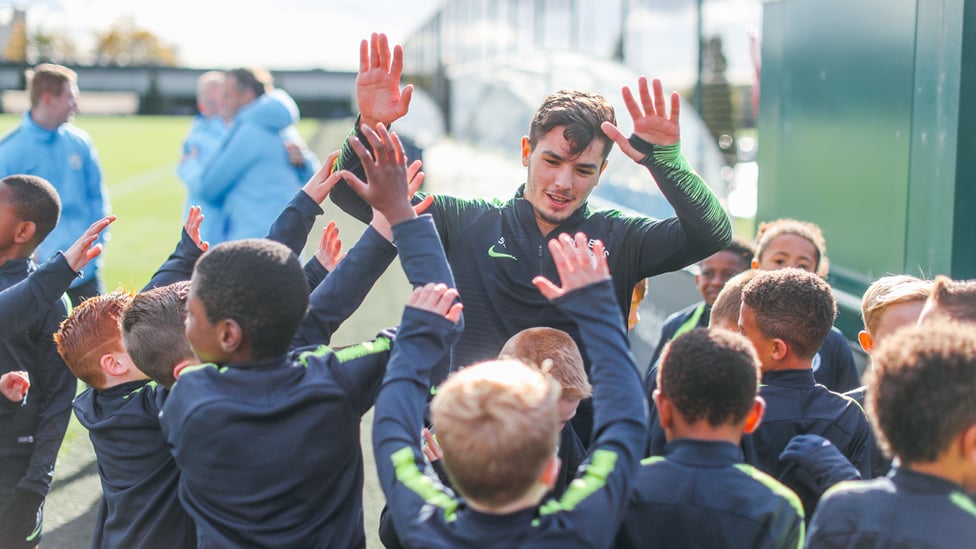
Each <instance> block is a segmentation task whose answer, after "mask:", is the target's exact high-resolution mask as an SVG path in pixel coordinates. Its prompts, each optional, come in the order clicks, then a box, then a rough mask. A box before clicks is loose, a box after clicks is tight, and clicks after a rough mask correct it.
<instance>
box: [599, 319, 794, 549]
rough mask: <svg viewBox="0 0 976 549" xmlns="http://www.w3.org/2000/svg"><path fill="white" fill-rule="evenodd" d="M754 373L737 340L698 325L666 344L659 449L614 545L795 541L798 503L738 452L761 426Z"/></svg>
mask: <svg viewBox="0 0 976 549" xmlns="http://www.w3.org/2000/svg"><path fill="white" fill-rule="evenodd" d="M759 376H760V367H759V359H758V358H757V357H756V353H755V351H754V350H753V349H752V346H751V345H750V343H749V341H748V340H747V339H745V338H744V337H742V336H740V335H738V334H735V333H732V332H728V331H726V330H705V329H701V328H698V329H695V330H692V331H691V332H688V333H686V334H684V335H681V336H679V337H677V338H676V339H674V340H673V341H671V342H670V344H669V345H668V346H667V347H666V348H665V351H664V354H663V356H662V358H661V364H660V368H659V370H658V378H659V381H658V387H659V389H657V390H656V391H655V393H654V400H655V401H656V402H657V409H658V412H659V414H660V418H661V425H662V427H663V428H664V430H665V432H666V433H667V438H668V445H667V447H666V449H665V452H664V456H662V457H653V458H648V459H646V460H644V461H643V462H642V467H641V469H640V472H639V473H638V476H637V481H636V486H635V487H634V490H633V491H632V492H631V496H630V503H629V506H628V511H627V514H626V515H625V517H624V521H623V525H622V526H621V528H620V531H619V532H618V534H617V539H616V547H619V548H621V549H623V548H628V547H645V546H647V545H654V546H656V547H657V546H659V547H767V546H768V547H797V546H799V545H800V544H802V542H803V528H804V526H803V508H802V507H801V505H800V501H799V499H797V497H796V495H795V494H793V493H792V492H791V491H790V490H788V489H787V488H786V487H785V486H783V485H782V484H780V483H779V482H777V481H776V480H775V479H773V478H772V477H770V476H768V475H766V474H765V473H762V472H760V471H758V470H756V469H754V468H752V467H751V466H749V465H746V464H745V463H744V462H743V455H742V451H741V450H740V448H739V444H740V441H741V438H742V435H743V433H749V432H752V431H753V430H754V429H755V428H756V427H757V426H758V425H759V422H760V421H761V419H762V415H763V407H764V404H763V400H762V398H760V397H759V396H758V390H759ZM702 524H708V527H707V528H702V526H701V525H702Z"/></svg>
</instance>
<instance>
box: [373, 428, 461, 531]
mask: <svg viewBox="0 0 976 549" xmlns="http://www.w3.org/2000/svg"><path fill="white" fill-rule="evenodd" d="M390 461H391V462H392V463H393V470H394V471H395V474H396V478H397V480H398V481H400V483H401V484H403V485H404V486H406V487H407V488H409V489H410V490H411V491H413V492H414V493H415V494H417V495H418V496H420V497H421V498H422V499H423V500H424V501H426V502H427V503H429V504H431V505H435V506H437V507H439V508H441V509H443V510H444V520H445V521H447V522H453V521H454V520H455V519H457V514H456V511H457V507H458V502H457V500H455V499H454V498H452V497H451V496H449V495H448V494H447V493H445V492H443V491H441V490H440V489H439V488H437V486H434V483H433V482H432V481H431V480H430V479H429V478H427V477H426V476H424V474H423V472H421V471H420V469H419V468H418V467H417V462H416V461H415V460H414V453H413V449H411V448H410V447H409V446H404V447H403V448H400V449H399V450H397V451H396V452H393V454H392V455H390Z"/></svg>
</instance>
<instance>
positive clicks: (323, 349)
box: [298, 345, 332, 368]
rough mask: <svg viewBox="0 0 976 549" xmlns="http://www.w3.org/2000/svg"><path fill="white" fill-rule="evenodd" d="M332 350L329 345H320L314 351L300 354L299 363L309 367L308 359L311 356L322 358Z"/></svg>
mask: <svg viewBox="0 0 976 549" xmlns="http://www.w3.org/2000/svg"><path fill="white" fill-rule="evenodd" d="M331 352H332V348H330V347H329V346H328V345H319V346H318V347H317V348H316V349H315V350H314V351H305V352H304V353H302V354H300V355H298V363H299V364H301V365H302V366H303V367H305V368H308V359H309V357H311V358H321V357H324V356H325V355H327V354H329V353H331Z"/></svg>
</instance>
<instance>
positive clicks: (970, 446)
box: [959, 424, 976, 489]
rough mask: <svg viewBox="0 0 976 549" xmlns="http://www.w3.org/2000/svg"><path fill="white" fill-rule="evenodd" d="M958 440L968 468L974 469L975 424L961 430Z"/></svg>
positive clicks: (975, 465)
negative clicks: (972, 467) (968, 465)
mask: <svg viewBox="0 0 976 549" xmlns="http://www.w3.org/2000/svg"><path fill="white" fill-rule="evenodd" d="M959 440H960V442H961V443H962V452H963V457H964V458H965V459H966V461H967V462H968V463H969V464H970V466H974V467H976V424H973V425H970V426H969V427H966V428H965V429H963V430H962V435H961V436H960V437H959ZM967 489H968V487H967Z"/></svg>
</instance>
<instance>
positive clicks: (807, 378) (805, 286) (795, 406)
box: [739, 269, 872, 513]
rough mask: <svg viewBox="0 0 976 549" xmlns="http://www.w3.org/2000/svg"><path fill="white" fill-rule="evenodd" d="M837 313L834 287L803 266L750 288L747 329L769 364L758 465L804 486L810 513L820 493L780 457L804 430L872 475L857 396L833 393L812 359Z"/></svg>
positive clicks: (745, 294) (743, 321)
mask: <svg viewBox="0 0 976 549" xmlns="http://www.w3.org/2000/svg"><path fill="white" fill-rule="evenodd" d="M836 314H837V305H836V303H835V301H834V296H833V293H832V292H831V290H830V286H828V285H827V283H826V282H824V280H823V279H822V278H820V277H819V276H817V275H815V274H813V273H810V272H807V271H802V270H800V269H781V270H778V271H764V272H760V273H758V274H756V276H755V278H753V279H752V281H751V282H749V283H748V284H747V285H746V286H745V288H743V290H742V307H741V310H740V313H739V328H740V331H741V333H742V334H743V335H744V336H746V337H747V338H748V339H749V341H751V342H752V344H753V346H754V347H755V349H756V354H757V355H758V357H759V360H760V363H761V364H762V372H763V377H762V387H761V388H760V391H759V394H760V395H761V396H762V397H763V398H764V399H765V400H766V415H765V417H764V418H763V422H762V424H761V425H760V426H759V428H758V429H756V431H755V432H754V433H753V434H752V437H751V442H752V443H753V444H754V446H755V451H756V461H757V462H756V465H757V466H758V467H759V468H760V469H761V470H763V471H765V472H766V473H769V474H771V475H773V476H774V477H776V478H777V479H778V480H780V481H782V482H783V483H784V484H786V485H787V486H789V487H790V488H792V489H793V490H794V491H797V492H798V494H799V495H800V497H801V499H802V500H803V502H804V507H805V508H806V509H807V511H808V513H810V512H811V511H812V509H813V506H814V505H815V504H816V500H817V498H818V497H819V495H820V494H819V493H816V494H813V493H811V494H806V493H804V492H803V489H802V486H800V485H799V484H798V483H797V482H796V481H795V480H794V479H791V478H789V477H788V476H787V474H788V472H789V470H790V468H791V467H790V465H789V464H787V463H785V462H782V461H780V454H781V453H782V452H783V450H784V449H785V448H786V446H787V444H788V443H789V442H790V440H791V439H792V438H793V437H795V436H797V435H804V434H813V435H819V436H822V437H824V438H826V439H827V440H829V441H830V442H831V443H833V444H834V446H836V447H837V449H838V450H840V452H841V453H842V454H843V455H844V456H845V457H846V458H847V459H848V460H850V461H851V463H853V464H854V466H855V467H856V468H857V469H858V471H859V472H860V473H861V476H862V477H864V478H867V477H869V476H870V474H871V460H870V457H871V444H872V436H871V428H870V425H869V424H868V420H867V417H866V416H865V415H864V411H863V410H862V409H861V407H860V406H858V404H857V403H856V402H854V400H852V399H850V398H848V397H845V396H842V395H839V394H837V393H834V392H831V391H829V390H827V388H825V387H824V386H822V385H819V384H818V383H817V382H816V380H815V379H814V377H813V371H812V360H813V357H814V355H815V354H816V353H817V349H819V348H820V346H821V345H822V344H823V341H824V338H826V337H827V333H828V332H830V329H831V326H832V325H833V322H834V317H835V316H836Z"/></svg>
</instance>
